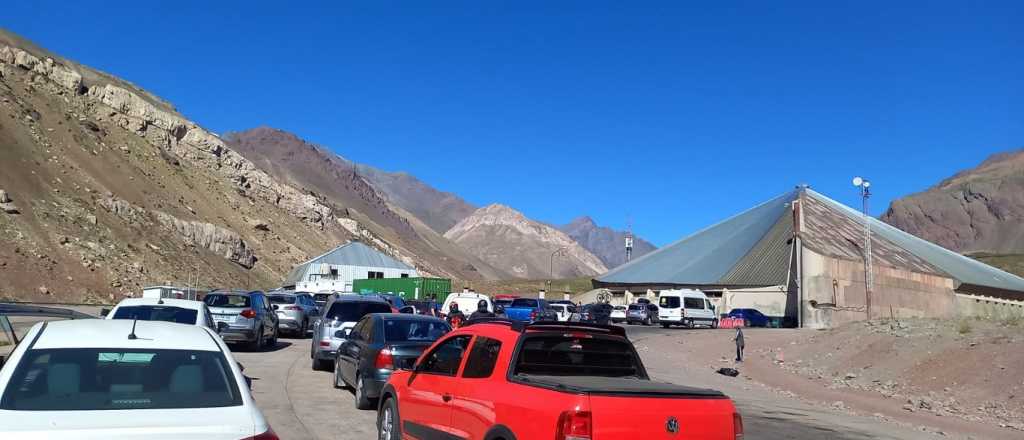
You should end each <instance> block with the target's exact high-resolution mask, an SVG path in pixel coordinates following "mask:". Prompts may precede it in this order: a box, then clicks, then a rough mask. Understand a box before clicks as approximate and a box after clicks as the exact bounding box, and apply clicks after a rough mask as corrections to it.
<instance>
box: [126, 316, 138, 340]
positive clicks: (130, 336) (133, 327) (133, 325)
mask: <svg viewBox="0 0 1024 440" xmlns="http://www.w3.org/2000/svg"><path fill="white" fill-rule="evenodd" d="M138 323H139V320H138V319H134V320H132V332H131V333H129V334H128V340H131V341H134V340H136V339H139V337H138V336H135V324H138Z"/></svg>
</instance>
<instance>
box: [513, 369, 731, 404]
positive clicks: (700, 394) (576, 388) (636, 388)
mask: <svg viewBox="0 0 1024 440" xmlns="http://www.w3.org/2000/svg"><path fill="white" fill-rule="evenodd" d="M513 380H518V381H520V382H522V383H523V384H524V385H535V386H540V387H544V388H551V389H555V390H558V391H566V392H571V393H585V394H596V395H605V396H648V397H680V398H686V399H702V398H703V399H725V398H726V396H725V394H722V393H721V392H720V391H716V390H709V389H704V388H694V387H687V386H682V385H676V384H671V383H664V382H655V381H652V380H645V379H628V378H621V377H596V376H535V375H525V374H521V375H517V376H514V377H513Z"/></svg>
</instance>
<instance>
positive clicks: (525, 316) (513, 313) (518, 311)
mask: <svg viewBox="0 0 1024 440" xmlns="http://www.w3.org/2000/svg"><path fill="white" fill-rule="evenodd" d="M533 311H534V309H533V308H523V307H515V308H512V307H509V308H506V309H505V316H507V317H508V319H511V320H513V321H529V320H530V314H531V313H533Z"/></svg>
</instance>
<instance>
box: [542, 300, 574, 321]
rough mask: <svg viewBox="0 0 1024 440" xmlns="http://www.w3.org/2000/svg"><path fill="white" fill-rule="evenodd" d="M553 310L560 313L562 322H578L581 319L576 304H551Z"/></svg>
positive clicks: (559, 316) (559, 317) (559, 318)
mask: <svg viewBox="0 0 1024 440" xmlns="http://www.w3.org/2000/svg"><path fill="white" fill-rule="evenodd" d="M549 306H550V307H551V309H552V310H554V311H555V313H556V314H558V320H559V321H560V322H570V321H571V322H576V321H579V320H580V315H579V313H576V306H574V305H571V304H550V305H549Z"/></svg>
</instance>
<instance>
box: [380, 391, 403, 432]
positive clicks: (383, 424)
mask: <svg viewBox="0 0 1024 440" xmlns="http://www.w3.org/2000/svg"><path fill="white" fill-rule="evenodd" d="M400 426H401V420H400V419H399V418H398V406H397V405H395V399H388V400H387V401H386V402H384V405H382V406H381V407H380V412H378V413H377V434H378V435H377V438H378V439H379V440H399V438H401V436H402V431H401V428H400Z"/></svg>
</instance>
